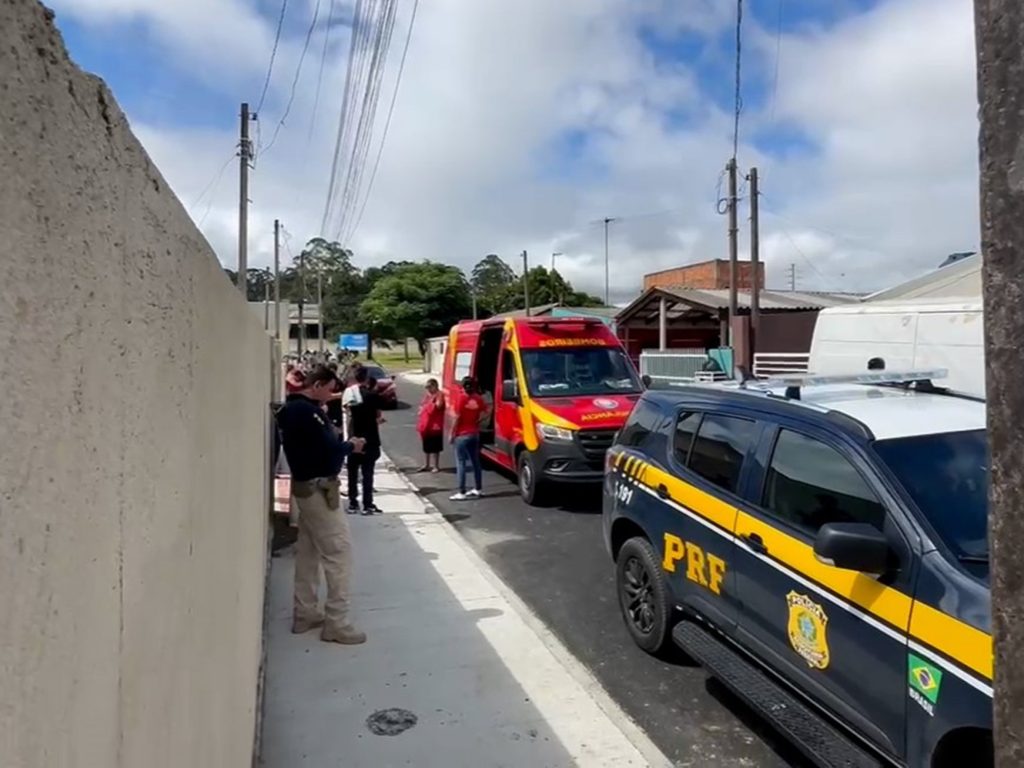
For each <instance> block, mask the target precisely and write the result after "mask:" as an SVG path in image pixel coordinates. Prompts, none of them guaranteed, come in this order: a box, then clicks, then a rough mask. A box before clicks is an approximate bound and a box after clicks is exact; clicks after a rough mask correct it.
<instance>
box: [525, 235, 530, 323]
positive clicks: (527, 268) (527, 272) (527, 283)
mask: <svg viewBox="0 0 1024 768" xmlns="http://www.w3.org/2000/svg"><path fill="white" fill-rule="evenodd" d="M523 299H525V300H526V316H527V317H529V316H530V263H529V261H528V260H527V256H526V251H523Z"/></svg>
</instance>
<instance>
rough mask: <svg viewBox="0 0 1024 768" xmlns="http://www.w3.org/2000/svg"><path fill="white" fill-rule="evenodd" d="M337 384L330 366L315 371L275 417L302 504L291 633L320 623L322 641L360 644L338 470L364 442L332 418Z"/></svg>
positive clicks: (294, 490)
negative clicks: (327, 409)
mask: <svg viewBox="0 0 1024 768" xmlns="http://www.w3.org/2000/svg"><path fill="white" fill-rule="evenodd" d="M336 383H337V376H336V375H335V374H334V372H333V371H331V370H330V369H328V368H326V367H320V368H316V369H314V370H313V371H312V372H311V373H309V374H308V375H307V376H306V380H305V388H304V389H303V390H302V391H301V392H297V393H295V394H294V396H292V397H289V398H288V401H287V402H286V403H285V405H284V407H283V408H281V410H280V411H279V412H278V415H277V423H278V426H279V427H280V429H281V440H282V443H283V444H284V453H285V456H286V457H287V459H288V465H289V467H290V468H291V473H292V495H294V496H295V500H296V502H297V503H298V506H299V537H298V541H297V542H296V551H295V591H294V608H293V615H292V632H295V633H297V634H298V633H302V632H308V631H309V630H310V629H313V628H314V627H318V626H321V625H322V626H323V631H322V632H321V634H320V638H321V639H322V640H325V641H327V642H335V643H343V644H346V645H358V644H359V643H364V642H366V635H365V634H364V633H362V632H359V631H357V630H356V629H355V628H354V627H353V626H352V625H351V624H350V623H349V622H348V593H349V582H350V579H351V574H352V540H351V537H350V535H349V530H348V521H347V520H346V518H345V516H344V515H343V514H342V513H341V511H340V508H341V499H340V494H339V484H338V473H339V472H341V467H342V465H343V464H344V462H345V458H346V457H354V456H358V455H359V454H360V452H361V451H362V450H363V448H364V446H365V441H364V440H362V439H360V438H352V439H351V440H349V441H347V442H346V441H343V440H342V439H341V438H340V437H338V431H337V429H335V427H334V426H333V425H332V424H331V423H330V422H329V421H328V419H327V414H326V413H324V409H323V404H324V403H325V402H327V400H328V399H329V398H330V396H331V393H332V392H333V391H334V388H335V385H336ZM321 565H322V566H323V570H324V579H325V580H326V582H327V600H326V602H325V604H324V611H323V613H321V612H320V609H319V606H318V603H317V592H318V590H319V587H320V566H321Z"/></svg>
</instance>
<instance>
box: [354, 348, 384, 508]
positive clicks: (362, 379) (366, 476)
mask: <svg viewBox="0 0 1024 768" xmlns="http://www.w3.org/2000/svg"><path fill="white" fill-rule="evenodd" d="M355 378H356V383H357V384H358V385H359V401H358V402H353V403H352V404H351V405H349V427H348V431H349V436H350V437H361V438H362V439H364V440H365V441H366V448H365V449H364V450H363V452H362V454H360V455H359V456H353V457H352V459H350V460H349V463H348V512H349V514H350V515H354V514H356V513H357V512H359V477H360V475H362V480H363V507H362V511H363V514H364V515H372V514H374V513H375V512H376V513H380V512H381V510H380V509H379V508H378V507H377V505H376V504H374V503H373V472H374V468H375V465H376V463H377V459H379V458H380V411H381V405H382V403H381V399H380V397H379V396H378V395H377V382H376V381H375V380H374V379H373V378H371V377H370V376H368V375H367V371H366V369H365V368H359V369H358V370H357V371H356V375H355Z"/></svg>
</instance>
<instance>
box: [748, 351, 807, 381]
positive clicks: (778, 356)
mask: <svg viewBox="0 0 1024 768" xmlns="http://www.w3.org/2000/svg"><path fill="white" fill-rule="evenodd" d="M809 361H810V355H809V354H807V353H806V352H757V353H755V354H754V378H757V379H769V378H772V377H773V376H785V375H786V374H790V373H807V372H808V371H807V366H808V363H809Z"/></svg>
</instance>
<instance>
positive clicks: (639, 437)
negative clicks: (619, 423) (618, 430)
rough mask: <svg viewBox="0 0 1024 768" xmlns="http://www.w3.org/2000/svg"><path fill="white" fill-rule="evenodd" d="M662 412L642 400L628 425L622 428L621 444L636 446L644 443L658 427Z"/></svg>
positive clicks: (631, 415)
mask: <svg viewBox="0 0 1024 768" xmlns="http://www.w3.org/2000/svg"><path fill="white" fill-rule="evenodd" d="M659 421H661V413H660V412H659V411H658V409H657V408H655V407H654V406H653V405H651V404H650V403H647V402H644V401H641V402H639V403H637V406H636V407H635V408H634V409H633V413H631V414H630V416H629V420H628V421H627V422H626V426H624V427H623V428H622V435H621V436H620V437H619V444H620V445H626V446H630V447H633V448H636V447H638V446H640V445H642V444H643V442H644V440H646V439H647V436H648V435H649V434H651V432H654V431H655V430H656V429H657V428H658V422H659Z"/></svg>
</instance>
